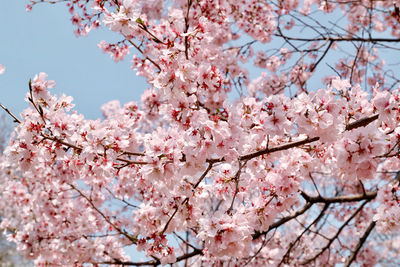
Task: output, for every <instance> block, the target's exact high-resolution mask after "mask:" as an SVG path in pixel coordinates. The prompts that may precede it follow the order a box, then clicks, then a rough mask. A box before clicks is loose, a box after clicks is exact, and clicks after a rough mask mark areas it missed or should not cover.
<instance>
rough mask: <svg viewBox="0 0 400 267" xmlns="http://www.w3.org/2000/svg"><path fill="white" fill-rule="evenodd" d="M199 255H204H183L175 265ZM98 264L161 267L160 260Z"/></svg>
mask: <svg viewBox="0 0 400 267" xmlns="http://www.w3.org/2000/svg"><path fill="white" fill-rule="evenodd" d="M197 255H203V252H202V250H200V249H198V250H194V251H192V252H190V253H186V254H183V255H182V256H179V257H177V258H176V261H175V263H177V262H180V261H183V260H186V259H189V258H191V257H194V256H197ZM98 264H111V265H122V266H158V265H161V262H160V261H159V260H151V261H144V262H131V261H119V260H118V261H117V260H115V261H105V262H99V263H98Z"/></svg>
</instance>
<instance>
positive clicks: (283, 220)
mask: <svg viewBox="0 0 400 267" xmlns="http://www.w3.org/2000/svg"><path fill="white" fill-rule="evenodd" d="M312 205H313V204H312V203H311V202H307V203H306V204H305V205H304V206H303V207H302V208H301V209H300V210H298V211H296V212H295V213H293V214H292V215H289V216H286V217H283V218H282V219H280V220H278V221H277V222H275V223H273V224H271V225H270V226H269V228H268V230H267V231H265V232H258V231H256V232H255V233H254V234H253V235H252V237H253V240H254V239H257V238H259V237H260V236H262V235H265V234H267V233H268V232H269V231H271V230H272V229H275V228H278V227H279V226H281V225H282V224H285V223H286V222H288V221H290V220H292V219H294V218H296V217H298V216H300V215H302V214H303V213H304V212H306V211H307V210H308V209H309V208H311V206H312Z"/></svg>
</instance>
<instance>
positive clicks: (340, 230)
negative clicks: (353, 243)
mask: <svg viewBox="0 0 400 267" xmlns="http://www.w3.org/2000/svg"><path fill="white" fill-rule="evenodd" d="M369 201H370V200H368V199H367V200H366V201H364V202H363V203H362V204H361V205H360V206H359V207H358V208H357V210H356V211H355V212H354V213H353V214H352V215H351V216H350V217H349V218H348V219H347V220H346V221H345V222H344V223H343V224H342V225H341V226H340V227H339V229H338V230H337V232H336V234H335V235H334V236H333V237H332V238H331V239H330V240H329V242H328V243H327V244H326V245H325V247H323V248H322V249H321V251H320V252H318V253H317V254H316V255H315V256H314V257H312V258H310V259H308V260H305V261H304V262H302V263H301V264H302V265H307V264H309V263H311V262H312V261H314V260H316V259H317V258H318V257H319V256H321V255H322V254H323V253H324V252H325V251H326V250H327V249H328V248H329V247H330V246H331V244H332V243H333V241H335V240H336V239H337V238H338V236H339V235H340V233H341V232H342V230H343V229H344V227H346V226H347V225H348V224H349V223H350V221H351V220H353V218H354V217H355V216H356V215H357V214H358V213H360V211H361V210H362V209H363V208H364V206H365V205H366V204H367V203H368V202H369Z"/></svg>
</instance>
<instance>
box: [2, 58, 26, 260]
mask: <svg viewBox="0 0 400 267" xmlns="http://www.w3.org/2000/svg"><path fill="white" fill-rule="evenodd" d="M1 68H2V66H0V72H1ZM3 69H4V67H3ZM0 129H1V131H0V159H1V154H2V153H3V150H4V147H5V145H6V144H7V140H8V138H9V134H10V132H11V130H12V128H11V125H10V122H9V120H8V117H6V116H5V114H3V115H2V116H0ZM1 217H2V215H1V211H0V220H1ZM31 265H32V264H31V262H29V261H27V260H26V259H25V258H24V257H21V256H20V255H19V254H18V253H17V251H16V249H15V244H13V243H10V242H8V241H7V239H6V236H5V235H4V234H0V267H13V266H31Z"/></svg>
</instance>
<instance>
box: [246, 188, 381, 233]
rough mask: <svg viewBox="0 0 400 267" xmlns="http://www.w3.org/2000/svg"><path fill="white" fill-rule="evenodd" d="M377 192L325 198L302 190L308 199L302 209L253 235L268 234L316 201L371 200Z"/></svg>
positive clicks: (345, 201)
mask: <svg viewBox="0 0 400 267" xmlns="http://www.w3.org/2000/svg"><path fill="white" fill-rule="evenodd" d="M377 193H378V192H377V191H372V192H366V193H365V194H356V195H348V196H337V197H331V198H325V197H322V196H317V197H311V196H309V195H307V194H306V193H304V192H300V194H301V196H302V197H303V198H304V199H305V200H306V204H305V205H304V206H303V207H302V208H301V209H299V210H298V211H296V212H295V213H294V214H292V215H289V216H286V217H283V218H281V219H279V220H278V221H276V222H275V223H273V224H271V225H270V227H269V228H268V230H267V231H264V232H258V231H256V232H255V233H254V234H253V235H252V237H253V239H257V238H259V237H260V236H262V235H264V234H267V233H268V232H269V231H271V230H272V229H274V228H278V227H280V226H281V225H283V224H285V223H286V222H288V221H290V220H292V219H294V218H296V217H298V216H300V215H302V214H303V213H304V212H306V211H307V210H308V209H309V208H311V206H312V205H314V204H316V203H325V204H333V203H347V202H358V201H362V200H366V201H370V200H372V199H374V198H375V197H376V195H377Z"/></svg>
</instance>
